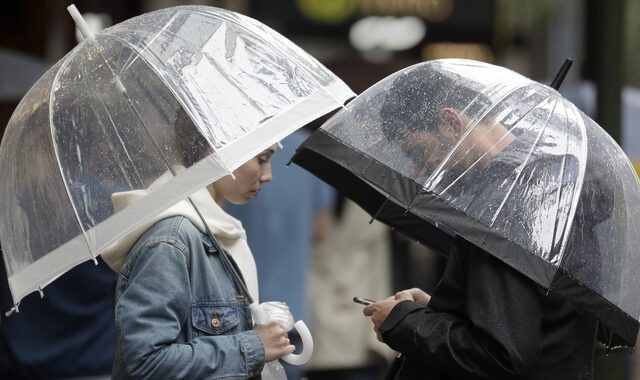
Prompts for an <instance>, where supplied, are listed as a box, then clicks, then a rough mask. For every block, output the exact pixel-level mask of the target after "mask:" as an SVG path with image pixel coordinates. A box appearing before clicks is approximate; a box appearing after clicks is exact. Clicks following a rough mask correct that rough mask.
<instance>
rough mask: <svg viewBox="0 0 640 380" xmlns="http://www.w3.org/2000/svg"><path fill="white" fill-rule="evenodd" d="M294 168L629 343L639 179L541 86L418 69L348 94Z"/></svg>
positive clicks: (443, 67)
mask: <svg viewBox="0 0 640 380" xmlns="http://www.w3.org/2000/svg"><path fill="white" fill-rule="evenodd" d="M293 161H294V162H296V163H298V164H299V165H301V166H303V167H305V168H306V169H308V170H310V171H312V172H313V173H315V174H316V175H318V176H319V177H321V178H322V179H324V180H325V181H327V182H329V183H330V184H332V185H334V186H335V187H337V188H339V189H340V190H341V191H343V192H344V193H345V194H346V195H347V196H349V197H350V198H352V199H354V200H355V201H356V202H357V203H359V204H360V205H361V206H362V207H363V208H365V209H366V210H367V211H368V212H369V213H370V214H371V215H373V216H374V217H376V218H378V219H379V220H381V221H383V222H386V223H388V224H389V225H391V226H392V227H395V228H397V229H398V230H400V231H403V232H405V233H406V234H408V235H410V236H412V237H414V238H416V239H417V240H419V241H421V242H423V243H425V244H428V245H432V246H435V247H437V248H439V249H440V250H441V251H442V252H445V253H446V252H447V250H448V247H449V245H450V244H451V243H452V241H453V237H455V236H458V235H459V236H462V237H464V238H465V239H467V240H469V241H471V242H472V243H474V244H476V245H477V246H479V247H481V248H483V249H484V250H486V251H488V252H489V253H491V254H493V255H494V256H496V257H497V258H499V259H500V260H502V261H504V262H505V263H507V264H509V265H510V266H512V267H513V268H515V269H516V270H518V271H520V272H522V273H523V274H525V275H526V276H528V277H529V278H531V279H532V280H534V281H535V282H537V283H538V284H540V285H542V286H544V287H545V288H547V289H549V290H551V291H554V292H557V293H559V294H562V295H565V296H567V297H568V298H570V299H572V300H573V301H574V302H575V303H576V304H577V305H578V306H580V307H582V308H584V309H586V310H588V311H590V312H591V313H593V314H594V315H595V316H596V317H597V318H598V319H599V320H601V321H603V322H604V323H605V324H606V325H607V326H608V327H610V330H611V331H612V332H613V333H612V335H611V336H609V338H611V339H612V340H611V341H610V342H606V343H611V344H625V345H629V346H633V345H634V344H635V339H636V335H637V331H638V316H640V297H638V292H637V289H638V288H639V286H640V276H638V273H640V255H639V254H638V247H639V246H640V223H638V220H640V219H639V218H640V182H639V181H638V177H637V175H636V173H635V172H634V170H633V167H632V165H631V164H630V162H629V160H628V158H627V157H626V156H625V154H624V153H623V151H622V150H621V148H620V147H619V146H618V145H617V144H616V143H615V142H614V141H613V139H611V138H610V136H609V135H607V134H606V133H605V132H604V130H603V129H602V128H600V126H598V125H597V124H596V123H595V122H594V121H593V120H591V119H590V118H589V117H587V116H586V115H585V114H584V113H582V112H581V111H580V110H579V109H577V108H576V107H575V106H574V105H573V104H572V103H570V102H569V101H567V100H566V99H564V98H563V97H562V96H561V95H560V94H559V93H558V92H557V91H555V90H554V89H552V88H550V87H548V86H545V85H542V84H540V83H537V82H535V81H532V80H530V79H528V78H525V77H523V76H521V75H519V74H517V73H514V72H512V71H510V70H508V69H505V68H502V67H498V66H493V65H490V64H485V63H481V62H475V61H469V60H448V59H447V60H437V61H431V62H427V63H422V64H418V65H415V66H411V67H409V68H406V69H404V70H402V71H400V72H397V73H395V74H393V75H391V76H390V77H388V78H386V79H384V80H382V81H381V82H379V83H377V84H376V85H374V86H373V87H371V88H370V89H368V90H367V91H366V92H364V93H363V94H362V95H360V96H358V97H357V98H356V99H355V100H354V101H352V102H351V103H350V104H349V105H348V106H347V107H346V108H345V109H343V110H341V111H340V112H338V113H337V114H336V115H334V117H332V118H331V119H330V120H329V121H328V122H326V123H325V125H323V127H322V128H321V129H320V130H318V131H317V132H316V133H314V134H313V135H312V136H311V137H310V138H309V139H308V140H307V141H306V142H305V143H304V144H303V145H302V146H301V147H300V148H299V150H298V152H297V154H296V156H295V157H294V159H293Z"/></svg>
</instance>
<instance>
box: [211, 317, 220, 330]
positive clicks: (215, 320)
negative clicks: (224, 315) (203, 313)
mask: <svg viewBox="0 0 640 380" xmlns="http://www.w3.org/2000/svg"><path fill="white" fill-rule="evenodd" d="M211 326H213V327H214V328H218V327H220V320H219V319H218V318H213V319H212V320H211Z"/></svg>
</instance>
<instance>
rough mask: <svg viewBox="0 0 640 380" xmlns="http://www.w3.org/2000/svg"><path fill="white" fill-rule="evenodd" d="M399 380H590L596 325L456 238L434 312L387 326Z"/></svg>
mask: <svg viewBox="0 0 640 380" xmlns="http://www.w3.org/2000/svg"><path fill="white" fill-rule="evenodd" d="M380 330H381V333H382V336H383V339H384V341H385V342H386V343H387V344H388V345H389V346H390V347H391V348H393V349H395V350H397V351H399V352H401V353H403V354H404V357H405V360H404V364H403V366H402V368H401V370H400V374H401V375H400V376H401V377H400V378H401V379H412V380H417V379H545V380H549V379H572V380H577V379H592V378H593V355H594V347H595V341H596V330H597V322H596V321H595V319H593V318H591V317H590V316H588V315H586V314H584V313H583V312H581V311H579V310H577V309H576V308H575V307H574V306H573V305H572V304H571V303H570V302H569V301H567V300H566V299H565V298H563V297H560V296H558V295H555V294H553V293H548V292H547V291H546V290H545V289H543V288H542V287H540V286H538V285H537V284H535V283H534V282H533V281H531V280H529V279H528V278H526V277H524V276H523V275H522V274H520V273H518V272H516V271H515V270H513V269H511V268H510V267H508V266H507V265H506V264H504V263H502V262H501V261H499V260H498V259H496V258H495V257H493V256H491V255H489V254H488V253H486V252H485V251H483V250H482V249H480V248H478V247H476V246H475V245H473V244H471V243H469V242H467V241H466V240H463V239H461V238H458V239H457V240H456V242H455V243H454V247H453V249H452V251H451V252H450V257H449V260H448V262H447V266H446V268H445V273H444V275H443V278H442V280H441V283H440V284H439V285H438V287H437V289H436V290H435V292H434V293H433V295H432V298H431V301H430V303H429V306H428V307H420V306H418V305H417V304H415V303H413V302H411V301H404V302H401V303H399V304H398V305H397V306H396V307H395V308H394V309H393V310H392V312H391V313H390V314H389V316H388V317H387V319H386V320H385V321H384V323H383V324H382V326H381V329H380Z"/></svg>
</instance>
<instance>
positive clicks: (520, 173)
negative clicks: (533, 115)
mask: <svg viewBox="0 0 640 380" xmlns="http://www.w3.org/2000/svg"><path fill="white" fill-rule="evenodd" d="M548 100H549V97H547V99H545V102H546V101H548ZM556 104H557V103H556ZM555 107H556V105H554V107H553V108H554V109H555ZM535 108H537V107H534V109H535ZM551 115H553V112H551V113H549V114H548V115H547V119H546V120H545V123H544V127H543V128H542V129H541V130H540V132H539V133H538V135H537V136H536V139H535V141H534V142H533V144H531V149H530V150H529V153H527V157H526V159H525V160H524V161H523V162H522V163H521V164H520V166H519V167H518V169H517V174H516V178H515V179H514V180H513V181H511V185H510V186H509V191H507V194H506V196H505V197H504V198H503V199H502V202H501V203H500V206H499V207H498V209H497V210H496V212H495V214H494V215H493V218H492V219H491V224H490V227H493V225H494V224H495V222H496V220H497V219H498V215H500V213H501V212H502V209H503V208H504V205H505V204H506V203H507V199H508V198H509V196H510V195H511V193H512V192H513V188H514V187H515V185H516V183H517V182H518V179H520V176H521V175H522V170H523V169H524V167H525V166H526V164H527V163H528V162H529V159H530V158H531V156H532V155H533V151H534V149H535V147H536V146H537V144H538V141H540V138H542V134H543V133H544V131H545V130H546V129H547V127H548V125H549V119H550V118H551Z"/></svg>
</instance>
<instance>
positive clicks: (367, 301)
mask: <svg viewBox="0 0 640 380" xmlns="http://www.w3.org/2000/svg"><path fill="white" fill-rule="evenodd" d="M353 302H356V303H359V304H361V305H365V306H367V305H371V304H372V303H375V302H376V301H374V300H370V299H368V298H362V297H353Z"/></svg>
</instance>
